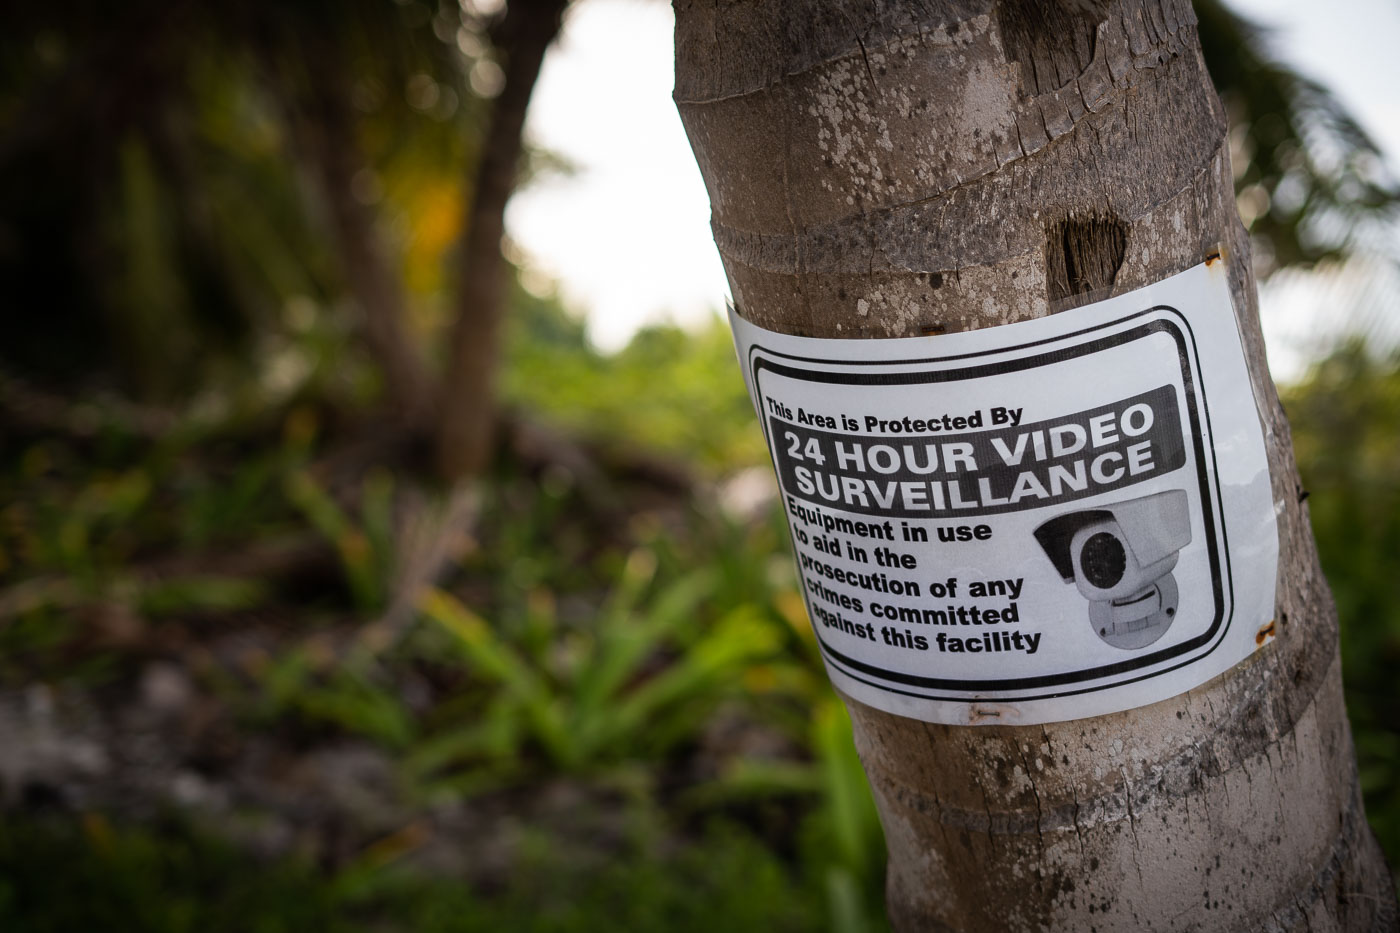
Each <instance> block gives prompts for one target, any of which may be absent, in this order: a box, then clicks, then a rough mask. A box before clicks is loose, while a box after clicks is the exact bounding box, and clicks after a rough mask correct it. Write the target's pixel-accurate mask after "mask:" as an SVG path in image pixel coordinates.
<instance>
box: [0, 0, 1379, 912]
mask: <svg viewBox="0 0 1400 933" xmlns="http://www.w3.org/2000/svg"><path fill="white" fill-rule="evenodd" d="M220 6H221V5H208V4H199V3H189V2H186V3H179V2H176V3H153V2H140V0H136V2H131V3H125V4H121V5H119V6H117V7H113V6H111V5H106V4H104V5H98V4H95V3H86V2H79V3H77V4H70V5H66V6H63V7H62V8H59V7H52V6H51V7H44V6H42V5H40V6H34V5H31V6H28V7H25V8H24V9H23V10H21V11H14V13H13V15H12V16H11V17H10V18H11V23H10V27H11V28H8V29H6V30H5V31H4V32H3V34H0V295H3V296H4V298H3V300H0V309H2V313H3V314H4V317H5V320H4V333H5V335H6V338H5V340H4V341H0V445H3V452H4V457H3V459H2V460H0V744H3V751H0V801H3V805H4V807H5V810H6V812H5V817H4V819H3V821H0V928H3V929H5V930H17V931H60V930H63V931H68V930H84V931H86V930H92V929H103V930H132V931H136V930H142V931H145V930H150V931H183V930H201V931H217V930H230V931H233V930H238V931H243V930H260V931H277V930H284V929H285V930H292V929H296V930H306V929H316V930H384V929H403V930H415V931H433V930H475V929H482V930H488V929H492V930H494V929H503V928H504V929H509V930H540V931H577V930H587V929H594V928H597V927H600V926H602V925H604V924H606V925H608V926H609V927H611V928H615V929H625V930H680V931H683V930H688V929H696V930H701V929H704V930H713V929H717V928H725V927H728V928H733V929H766V930H794V931H795V930H823V929H830V930H833V931H841V933H848V931H849V933H855V931H873V930H878V929H881V928H883V926H884V920H883V917H882V910H881V904H882V891H881V885H882V881H883V854H884V850H883V843H882V839H881V835H880V828H879V823H878V820H877V818H876V815H875V811H874V807H873V804H872V802H871V800H870V797H869V795H868V792H867V790H866V787H865V782H864V778H863V775H862V773H861V770H860V766H859V762H858V760H857V759H856V756H855V753H854V750H853V748H852V745H851V739H850V726H849V723H848V722H847V720H846V716H845V712H844V710H843V708H842V707H841V705H840V703H839V702H838V701H837V700H836V699H835V697H834V695H833V694H832V693H831V691H830V688H829V687H828V686H827V684H826V680H825V676H824V674H823V672H822V669H821V664H820V659H819V657H818V655H817V652H816V650H815V647H814V642H813V639H812V636H811V634H810V629H809V627H808V623H807V621H806V618H805V615H804V611H803V606H802V600H801V598H800V596H799V594H798V593H797V590H796V579H795V573H794V569H793V567H792V563H791V559H790V556H789V552H788V550H787V548H788V545H787V538H786V531H785V529H784V527H783V521H782V518H781V515H780V512H779V510H778V509H777V507H776V503H775V502H774V500H773V498H772V494H771V479H770V475H771V474H770V472H769V471H768V469H767V467H766V466H765V463H766V461H765V453H764V451H763V448H762V443H761V438H760V436H759V433H758V431H757V430H756V429H755V426H754V424H753V416H752V411H751V409H750V406H749V403H748V400H747V397H746V396H745V394H744V390H743V385H742V381H741V379H740V377H739V373H738V372H737V368H736V366H735V365H734V362H733V351H732V349H731V345H730V340H729V335H728V333H727V330H726V329H725V328H724V326H723V324H722V323H721V322H720V321H719V320H718V318H716V319H715V320H714V321H713V322H711V323H710V325H709V326H707V327H705V328H702V329H699V330H690V331H682V330H680V329H677V328H674V327H669V326H658V327H653V328H650V329H647V330H644V331H641V332H639V333H638V334H637V335H636V336H635V337H634V338H633V339H632V341H631V343H630V344H628V345H627V346H626V347H625V348H624V349H622V350H620V351H617V352H614V353H607V354H604V353H601V352H599V351H598V350H596V349H595V348H594V347H593V346H592V345H591V344H590V342H589V340H588V337H587V332H586V328H585V326H584V325H583V323H582V322H581V321H580V320H579V319H578V318H576V317H575V316H573V315H571V314H570V313H569V312H568V311H566V310H565V309H564V308H563V307H562V305H561V303H560V302H559V300H558V299H557V297H555V296H554V295H552V294H550V293H548V292H547V291H546V292H543V293H542V292H541V290H540V289H539V288H535V289H533V290H527V289H525V288H524V287H522V286H521V284H520V278H521V277H520V276H519V274H518V272H519V270H518V269H517V267H516V265H515V264H513V263H512V262H510V261H508V259H507V257H506V256H503V255H502V253H501V250H500V248H499V247H500V239H501V238H500V226H499V225H500V214H501V211H502V210H503V208H504V202H505V198H506V197H508V196H509V193H510V191H511V190H513V188H514V187H515V186H516V185H517V184H518V183H524V184H528V183H529V180H530V179H531V178H533V177H538V176H540V175H542V174H546V173H555V172H567V171H568V166H567V165H565V164H563V163H562V162H561V161H560V160H559V159H557V158H555V157H553V156H551V155H550V154H549V153H547V152H540V151H531V150H530V149H529V148H528V146H523V145H522V139H521V133H520V125H519V119H520V118H521V117H522V116H523V112H524V106H525V102H526V101H528V98H529V92H530V87H531V86H532V85H533V82H534V72H535V71H537V69H538V64H539V62H538V56H539V55H540V54H543V50H544V47H545V45H547V44H548V42H549V41H550V40H551V39H552V37H553V35H554V30H555V27H556V26H557V24H558V17H559V14H560V11H561V10H562V8H563V3H562V0H560V2H549V0H510V3H509V4H508V5H507V6H506V7H504V8H503V9H499V10H489V11H484V10H482V9H479V8H477V7H475V6H472V5H471V4H469V3H464V4H458V3H456V2H453V3H444V4H441V5H434V4H433V3H431V2H421V0H397V2H391V0H353V2H347V3H337V4H329V3H325V2H322V0H293V2H282V3H277V4H260V3H247V4H240V5H238V9H237V11H236V12H227V11H224V10H221V9H219V7H220ZM1197 8H1198V11H1199V13H1200V16H1201V20H1202V34H1203V43H1204V46H1205V50H1206V53H1207V57H1208V60H1209V64H1210V66H1211V69H1212V73H1213V74H1214V75H1215V76H1216V77H1217V81H1218V83H1219V85H1220V89H1221V91H1222V94H1223V96H1224V98H1225V100H1226V102H1227V105H1228V107H1229V110H1230V112H1231V116H1232V123H1233V126H1234V129H1233V130H1232V134H1231V145H1232V153H1233V154H1234V156H1235V169H1236V175H1237V183H1238V188H1239V193H1240V206H1241V211H1242V214H1243V215H1244V217H1245V219H1246V221H1247V223H1249V224H1250V226H1251V232H1252V233H1253V234H1254V237H1255V241H1256V252H1257V253H1258V254H1259V257H1260V268H1261V271H1262V272H1268V271H1271V270H1273V269H1275V268H1297V267H1298V266H1299V265H1306V264H1310V263H1317V262H1324V261H1329V260H1335V259H1338V258H1345V257H1348V256H1353V255H1356V254H1358V253H1360V252H1364V251H1366V250H1367V249H1371V248H1372V247H1374V246H1375V245H1376V244H1378V243H1379V244H1381V246H1382V247H1384V246H1385V244H1391V245H1393V244H1394V242H1395V241H1394V237H1395V230H1396V228H1395V226H1394V221H1395V217H1394V214H1395V210H1396V203H1397V189H1396V186H1395V184H1394V182H1393V181H1392V180H1390V179H1389V178H1388V177H1387V176H1386V175H1385V173H1384V171H1383V170H1382V160H1381V157H1380V154H1379V153H1378V152H1377V151H1376V149H1375V147H1374V146H1373V145H1372V144H1371V142H1370V141H1369V140H1368V139H1367V138H1366V136H1365V134H1364V133H1363V132H1362V131H1361V130H1360V129H1359V128H1358V127H1357V126H1356V125H1355V124H1354V123H1353V122H1352V121H1351V120H1350V119H1349V118H1348V117H1347V115H1346V113H1345V112H1344V111H1343V110H1342V109H1341V108H1340V107H1339V106H1338V105H1337V103H1336V102H1335V101H1334V100H1333V99H1332V98H1331V97H1330V96H1329V95H1328V94H1327V92H1326V91H1325V89H1323V88H1321V87H1319V86H1317V85H1316V84H1314V83H1311V82H1309V81H1306V80H1305V79H1303V78H1301V77H1299V76H1297V75H1296V74H1293V73H1292V72H1290V71H1289V70H1288V69H1287V68H1286V67H1283V66H1281V65H1279V64H1278V63H1277V62H1275V61H1273V60H1271V59H1270V57H1269V56H1268V55H1267V53H1266V51H1265V49H1264V44H1263V42H1262V40H1261V37H1260V35H1259V34H1258V33H1257V31H1255V30H1253V29H1252V28H1251V27H1250V26H1249V25H1248V24H1246V23H1244V22H1242V21H1241V20H1240V19H1238V18H1237V17H1235V16H1234V15H1232V14H1231V13H1230V12H1229V11H1228V10H1227V9H1225V8H1224V7H1221V6H1219V5H1217V4H1215V3H1213V2H1208V3H1198V4H1197ZM483 244H485V245H484V246H483ZM509 246H510V245H509V243H507V244H506V247H507V249H506V253H507V255H509V254H511V250H510V248H509ZM1379 251H1380V252H1382V253H1384V251H1385V250H1384V249H1383V248H1382V249H1380V250H1379ZM483 283H486V285H485V286H483ZM1389 297H1390V298H1391V299H1393V298H1394V296H1393V295H1392V296H1389ZM1391 306H1392V307H1393V302H1392V305H1391ZM464 347H465V348H466V349H465V350H464V349H463V348H464ZM473 353H475V354H477V355H475V356H473ZM483 353H484V356H483ZM487 357H489V359H486V358H487ZM483 359H486V362H482V361H483ZM483 369H484V371H485V376H486V377H490V376H491V375H492V373H493V372H494V374H495V378H494V384H495V385H496V386H497V389H496V390H495V394H493V393H492V392H491V391H489V390H488V389H485V388H481V386H478V388H477V390H473V391H468V392H465V393H464V392H462V391H461V390H460V387H461V386H462V385H470V384H471V380H472V379H474V378H475V379H478V380H479V379H480V378H481V377H482V370H483ZM662 377H664V378H662ZM464 379H465V380H466V381H465V382H463V381H462V380H464ZM454 386H456V387H458V388H457V389H454V388H453V387H454ZM1282 393H1283V396H1284V400H1285V405H1286V407H1287V409H1288V411H1289V413H1290V416H1291V418H1292V421H1293V428H1294V437H1295V442H1296V444H1297V449H1298V455H1299V460H1300V465H1301V468H1302V471H1303V475H1304V479H1305V482H1306V484H1307V486H1308V489H1309V491H1310V493H1311V498H1310V500H1309V504H1310V506H1311V508H1312V517H1313V523H1314V527H1315V529H1316V532H1317V537H1318V542H1319V546H1320V548H1321V550H1322V555H1323V561H1324V564H1325V566H1326V569H1327V572H1328V575H1329V578H1330V580H1331V582H1332V586H1333V590H1334V592H1335V594H1336V597H1337V602H1338V606H1339V609H1340V611H1341V616H1342V624H1343V658H1344V664H1345V668H1346V679H1347V689H1348V700H1349V704H1350V709H1351V715H1352V722H1353V724H1354V727H1355V730H1356V739H1357V745H1358V750H1359V754H1360V758H1361V767H1362V781H1363V785H1364V788H1365V790H1366V794H1367V807H1368V811H1369V815H1370V817H1371V820H1372V823H1373V825H1374V826H1375V828H1376V829H1377V831H1378V832H1379V833H1380V835H1381V838H1382V841H1383V843H1384V844H1385V845H1386V847H1387V849H1388V850H1389V852H1390V853H1391V857H1392V859H1396V858H1400V703H1397V696H1398V693H1397V687H1396V681H1395V678H1394V677H1393V676H1392V675H1391V673H1390V670H1391V665H1392V664H1395V663H1397V662H1400V573H1397V566H1396V559H1397V558H1396V555H1397V554H1400V432H1397V431H1396V426H1397V425H1400V356H1396V355H1394V354H1393V353H1381V352H1377V350H1376V348H1373V347H1372V348H1368V347H1367V346H1365V345H1364V344H1363V343H1350V344H1347V345H1344V346H1341V347H1338V348H1336V349H1335V351H1334V352H1333V353H1332V354H1331V355H1330V356H1328V357H1327V358H1326V359H1324V360H1322V361H1321V362H1319V363H1317V364H1316V365H1315V366H1314V367H1313V369H1312V370H1311V371H1310V372H1309V374H1308V375H1307V376H1306V377H1305V378H1303V379H1302V380H1300V381H1298V382H1297V383H1296V384H1292V385H1288V386H1285V387H1283V389H1282ZM454 425H455V427H454ZM462 425H466V427H465V428H464V427H462ZM482 425H485V426H486V427H485V428H482ZM472 431H476V432H477V434H476V435H473V434H472ZM482 431H485V432H486V433H484V434H483V433H481V432H482ZM478 436H479V437H482V438H485V440H479V441H472V440H471V438H472V437H478ZM452 437H456V438H457V440H456V441H452V440H451V438H452ZM462 437H467V438H468V442H467V446H468V447H471V446H472V444H475V445H476V447H475V448H474V449H469V450H466V451H465V453H464V452H463V449H461V448H460V444H461V443H462V441H461V438H462ZM445 438H446V439H445ZM454 443H456V444H458V445H459V447H458V448H457V449H456V450H455V451H454V450H453V449H452V447H453V444H454Z"/></svg>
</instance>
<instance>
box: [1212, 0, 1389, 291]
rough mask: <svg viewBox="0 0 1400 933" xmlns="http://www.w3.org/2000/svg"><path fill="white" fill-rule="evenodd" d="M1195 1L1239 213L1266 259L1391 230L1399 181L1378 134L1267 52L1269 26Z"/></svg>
mask: <svg viewBox="0 0 1400 933" xmlns="http://www.w3.org/2000/svg"><path fill="white" fill-rule="evenodd" d="M1195 9H1196V15H1197V17H1198V18H1199V19H1200V39H1201V51H1202V53H1203V55H1204V57H1205V61H1206V65H1207V66H1208V67H1209V69H1210V74H1211V77H1212V78H1213V79H1214V81H1215V86H1216V89H1217V90H1219V92H1220V94H1221V97H1222V98H1223V99H1224V101H1225V104H1226V107H1227V110H1228V111H1229V117H1230V124H1231V136H1230V140H1231V156H1232V161H1233V162H1234V164H1235V187H1236V191H1237V192H1238V193H1239V195H1240V210H1241V215H1242V216H1243V217H1244V219H1245V223H1246V225H1247V226H1248V227H1249V229H1250V233H1251V234H1252V235H1253V236H1254V241H1255V244H1256V250H1257V251H1258V252H1261V253H1263V254H1264V256H1263V259H1264V267H1265V268H1277V267H1280V266H1289V265H1295V264H1299V263H1305V262H1312V261H1315V260H1318V259H1321V258H1323V257H1325V256H1333V255H1337V254H1339V253H1351V252H1354V251H1356V250H1358V249H1366V248H1370V249H1375V248H1377V247H1379V246H1381V245H1382V244H1383V243H1385V242H1387V241H1390V240H1392V239H1393V237H1394V230H1395V223H1396V221H1397V219H1400V184H1397V182H1396V180H1395V178H1393V177H1392V176H1391V175H1390V174H1389V173H1388V172H1387V171H1386V169H1385V166H1384V159H1383V157H1382V155H1381V152H1380V150H1379V149H1378V148H1377V146H1376V144H1375V142H1374V141H1372V140H1371V139H1370V138H1369V137H1368V136H1367V135H1366V133H1365V131H1364V130H1363V129H1362V128H1361V127H1360V126H1359V125H1358V124H1357V123H1356V121H1355V120H1354V119H1353V118H1352V117H1351V115H1350V114H1348V113H1347V111H1346V109H1345V108H1344V107H1343V106H1342V105H1341V103H1340V102H1339V101H1338V100H1337V99H1336V98H1335V97H1334V96H1332V94H1331V92H1329V91H1328V90H1327V89H1326V88H1325V87H1323V86H1322V85H1320V84H1318V83H1317V82H1315V81H1312V80H1310V79H1308V78H1306V77H1304V76H1303V75H1301V74H1299V73H1298V72H1296V71H1294V70H1293V69H1291V68H1289V67H1288V66H1287V65H1284V64H1282V63H1280V62H1279V61H1277V60H1276V59H1274V58H1273V57H1272V56H1271V54H1270V52H1269V50H1268V47H1267V46H1268V39H1269V36H1268V33H1267V31H1266V30H1263V29H1261V28H1259V27H1257V26H1255V25H1254V24H1252V23H1250V22H1249V21H1248V20H1245V19H1243V18H1242V17H1240V16H1239V15H1238V14H1236V13H1235V12H1233V11H1232V10H1230V9H1229V7H1228V6H1227V4H1226V3H1224V2H1222V0H1202V2H1198V3H1196V4H1195Z"/></svg>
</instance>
